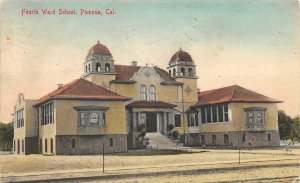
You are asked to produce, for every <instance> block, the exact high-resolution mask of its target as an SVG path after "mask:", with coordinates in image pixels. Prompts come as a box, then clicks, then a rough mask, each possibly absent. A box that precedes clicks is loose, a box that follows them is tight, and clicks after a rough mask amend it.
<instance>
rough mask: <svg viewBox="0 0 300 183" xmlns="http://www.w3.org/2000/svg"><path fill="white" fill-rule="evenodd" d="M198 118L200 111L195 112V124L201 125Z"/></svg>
mask: <svg viewBox="0 0 300 183" xmlns="http://www.w3.org/2000/svg"><path fill="white" fill-rule="evenodd" d="M198 120H199V119H198V113H195V126H199V123H198Z"/></svg>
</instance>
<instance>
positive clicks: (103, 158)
mask: <svg viewBox="0 0 300 183" xmlns="http://www.w3.org/2000/svg"><path fill="white" fill-rule="evenodd" d="M102 161H103V162H102V165H103V166H102V170H103V173H104V143H103V144H102Z"/></svg>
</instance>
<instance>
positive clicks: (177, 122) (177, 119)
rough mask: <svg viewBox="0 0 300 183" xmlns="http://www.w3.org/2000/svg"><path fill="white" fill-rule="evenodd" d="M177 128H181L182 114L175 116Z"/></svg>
mask: <svg viewBox="0 0 300 183" xmlns="http://www.w3.org/2000/svg"><path fill="white" fill-rule="evenodd" d="M174 118H175V127H180V126H181V115H180V114H175V116H174Z"/></svg>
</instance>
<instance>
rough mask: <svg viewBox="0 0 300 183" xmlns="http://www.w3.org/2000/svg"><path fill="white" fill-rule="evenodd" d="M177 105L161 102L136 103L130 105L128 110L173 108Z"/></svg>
mask: <svg viewBox="0 0 300 183" xmlns="http://www.w3.org/2000/svg"><path fill="white" fill-rule="evenodd" d="M176 106H177V105H174V104H170V103H166V102H161V101H135V102H132V103H130V104H128V105H127V106H126V107H128V108H173V107H176Z"/></svg>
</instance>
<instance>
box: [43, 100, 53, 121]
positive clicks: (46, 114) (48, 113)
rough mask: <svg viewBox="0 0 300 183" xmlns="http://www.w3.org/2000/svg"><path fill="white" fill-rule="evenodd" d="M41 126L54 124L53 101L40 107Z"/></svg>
mask: <svg viewBox="0 0 300 183" xmlns="http://www.w3.org/2000/svg"><path fill="white" fill-rule="evenodd" d="M41 113H42V116H41V123H40V124H41V126H45V125H49V124H54V122H55V118H54V101H51V102H48V103H46V104H44V105H42V106H41Z"/></svg>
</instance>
